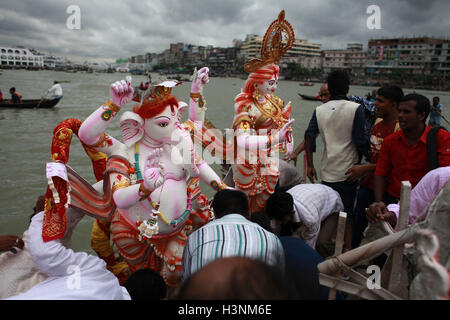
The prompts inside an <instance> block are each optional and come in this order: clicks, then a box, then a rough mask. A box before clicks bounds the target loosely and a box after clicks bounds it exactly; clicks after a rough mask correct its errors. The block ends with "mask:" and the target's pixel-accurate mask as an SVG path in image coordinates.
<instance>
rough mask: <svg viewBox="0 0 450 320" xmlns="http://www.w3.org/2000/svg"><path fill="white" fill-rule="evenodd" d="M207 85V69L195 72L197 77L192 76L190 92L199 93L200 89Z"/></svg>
mask: <svg viewBox="0 0 450 320" xmlns="http://www.w3.org/2000/svg"><path fill="white" fill-rule="evenodd" d="M208 83H209V68H208V67H203V68H201V69H200V70H198V71H197V75H196V76H195V75H194V79H193V81H192V87H191V92H194V93H196V92H199V91H200V89H201V87H203V86H205V85H207V84H208Z"/></svg>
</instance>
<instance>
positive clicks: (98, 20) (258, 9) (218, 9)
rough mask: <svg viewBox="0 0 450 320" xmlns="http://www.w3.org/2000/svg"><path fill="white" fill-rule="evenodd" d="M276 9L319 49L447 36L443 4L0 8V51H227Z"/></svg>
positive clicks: (214, 2)
mask: <svg viewBox="0 0 450 320" xmlns="http://www.w3.org/2000/svg"><path fill="white" fill-rule="evenodd" d="M69 5H78V6H79V7H80V9H81V30H69V29H68V28H67V27H66V20H67V18H68V16H69V14H68V13H66V10H67V7H68V6H69ZM369 5H377V6H379V7H380V10H381V27H382V29H380V30H369V29H368V28H367V25H366V21H367V18H368V17H369V15H368V14H367V13H366V9H367V7H368V6H369ZM281 9H285V10H286V19H287V20H289V21H290V22H291V24H292V26H293V28H294V31H295V34H296V38H300V39H307V40H309V41H310V42H313V43H321V44H322V48H324V49H330V48H344V47H345V46H346V44H347V43H349V42H360V43H363V44H364V45H367V41H368V40H369V39H370V38H387V37H400V36H414V35H429V36H439V37H448V30H449V28H450V20H449V19H448V18H447V16H448V12H449V11H450V10H449V9H450V1H446V0H428V1H421V0H399V1H390V0H370V1H369V0H347V1H344V0H342V1H332V0H310V1H307V0H302V1H299V0H279V1H273V0H270V1H269V0H227V1H224V0H189V1H181V0H146V1H136V0H133V1H131V0H123V1H107V0H96V1H93V0H77V1H74V0H62V1H61V0H39V1H31V0H14V1H10V0H3V1H2V2H1V4H0V45H23V46H26V47H34V48H36V49H39V50H42V51H45V52H51V53H52V54H56V55H58V54H64V55H71V56H80V57H93V58H105V59H106V58H107V59H115V58H118V57H128V56H131V55H136V54H142V53H145V52H157V53H158V52H161V51H163V50H165V49H167V48H168V47H169V45H170V43H175V42H184V43H190V44H196V45H208V44H211V45H214V46H230V45H231V43H232V40H233V39H241V40H243V39H244V38H245V36H246V35H247V34H260V35H263V34H264V32H265V30H266V28H267V26H268V25H269V24H270V22H271V21H273V20H274V19H275V18H276V16H277V15H278V13H279V12H280V10H281Z"/></svg>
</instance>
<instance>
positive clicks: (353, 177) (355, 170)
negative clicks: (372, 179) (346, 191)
mask: <svg viewBox="0 0 450 320" xmlns="http://www.w3.org/2000/svg"><path fill="white" fill-rule="evenodd" d="M366 172H367V166H366V165H364V164H359V165H356V166H353V167H351V168H350V169H348V170H347V172H346V173H345V174H346V175H347V174H348V175H349V176H348V177H347V179H346V180H347V181H349V182H354V181H358V180H359V179H360V178H361V177H362V176H363V175H364V174H365V173H366Z"/></svg>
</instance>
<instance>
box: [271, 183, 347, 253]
mask: <svg viewBox="0 0 450 320" xmlns="http://www.w3.org/2000/svg"><path fill="white" fill-rule="evenodd" d="M343 209H344V205H343V204H342V200H341V197H340V196H339V193H338V192H337V191H334V190H333V189H332V188H330V187H328V186H326V185H323V184H318V183H316V184H298V185H296V186H294V187H292V188H290V189H288V190H287V191H286V192H276V193H274V194H273V195H271V196H270V197H269V199H267V203H266V213H267V215H268V216H269V218H270V219H271V227H272V229H273V231H274V232H275V233H279V234H280V235H281V236H288V235H289V236H290V235H291V234H282V233H281V229H282V228H283V229H285V227H286V226H289V225H291V226H294V228H293V229H291V231H292V232H293V235H294V236H297V237H300V238H302V239H303V240H304V241H305V242H306V243H307V244H308V245H309V246H310V247H312V248H314V249H315V248H316V242H317V240H318V237H319V232H320V230H321V223H322V222H323V221H324V220H325V219H327V218H328V217H329V216H331V215H332V214H333V213H338V212H340V211H342V210H343ZM336 221H337V220H336ZM297 227H299V228H297ZM284 232H286V231H284ZM284 232H283V233H284ZM330 236H331V235H330Z"/></svg>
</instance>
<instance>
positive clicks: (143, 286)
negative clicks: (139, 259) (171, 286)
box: [123, 268, 167, 300]
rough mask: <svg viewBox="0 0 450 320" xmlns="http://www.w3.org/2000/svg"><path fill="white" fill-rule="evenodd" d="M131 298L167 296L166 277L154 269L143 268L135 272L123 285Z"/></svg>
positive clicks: (142, 298)
mask: <svg viewBox="0 0 450 320" xmlns="http://www.w3.org/2000/svg"><path fill="white" fill-rule="evenodd" d="M123 286H124V287H125V288H126V289H127V291H128V293H129V294H130V297H131V300H161V299H164V298H165V297H166V291H167V285H166V283H165V282H164V279H163V278H162V277H161V276H160V275H159V273H157V272H156V271H154V270H152V269H148V268H146V269H141V270H138V271H136V272H135V273H133V274H132V275H131V276H130V277H129V278H128V279H127V281H126V282H125V284H124V285H123Z"/></svg>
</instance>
